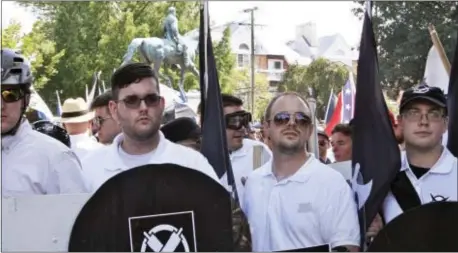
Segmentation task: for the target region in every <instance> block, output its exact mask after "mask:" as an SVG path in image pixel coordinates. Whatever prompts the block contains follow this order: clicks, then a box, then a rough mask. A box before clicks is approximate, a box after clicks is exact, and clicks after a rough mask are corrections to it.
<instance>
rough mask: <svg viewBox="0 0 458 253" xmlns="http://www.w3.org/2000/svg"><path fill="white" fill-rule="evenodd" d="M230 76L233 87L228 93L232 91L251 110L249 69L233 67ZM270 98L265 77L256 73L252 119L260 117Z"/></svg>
mask: <svg viewBox="0 0 458 253" xmlns="http://www.w3.org/2000/svg"><path fill="white" fill-rule="evenodd" d="M231 78H232V81H233V82H234V85H235V89H234V90H233V92H229V93H233V94H234V95H236V96H238V97H240V98H241V99H242V100H244V102H245V103H244V104H245V107H246V110H247V111H250V112H251V75H250V71H249V70H248V69H234V70H233V74H232V75H231ZM223 92H224V91H223ZM270 99H272V94H271V93H270V92H269V82H268V81H267V77H266V76H265V75H264V74H260V73H256V74H255V86H254V113H253V118H254V119H256V120H259V119H260V118H261V116H262V115H263V114H264V110H265V108H266V107H267V104H268V103H269V101H270Z"/></svg>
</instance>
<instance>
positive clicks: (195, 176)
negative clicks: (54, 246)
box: [68, 164, 234, 252]
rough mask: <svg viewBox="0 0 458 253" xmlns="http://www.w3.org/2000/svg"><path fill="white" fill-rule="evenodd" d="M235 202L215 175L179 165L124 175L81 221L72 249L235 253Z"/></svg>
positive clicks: (84, 210)
mask: <svg viewBox="0 0 458 253" xmlns="http://www.w3.org/2000/svg"><path fill="white" fill-rule="evenodd" d="M231 219H232V218H231V198H230V195H229V193H228V192H227V191H226V189H225V188H224V187H223V186H221V185H220V184H219V183H218V182H216V181H215V180H214V179H212V178H210V177H209V176H207V175H205V174H203V173H201V172H199V171H196V170H193V169H189V168H185V167H181V166H179V165H175V164H154V165H145V166H141V167H137V168H133V169H130V170H127V171H125V172H122V173H120V174H118V175H116V176H114V177H112V178H111V179H109V180H108V181H107V182H105V184H103V185H102V186H101V187H100V188H99V189H98V190H97V191H96V192H95V193H94V195H93V196H92V197H91V198H90V199H89V200H88V201H87V203H86V204H85V205H84V207H83V208H82V210H81V212H80V213H79V215H78V217H77V218H76V220H75V223H74V225H73V229H72V232H71V236H70V242H69V247H68V250H69V251H73V252H75V251H79V252H87V251H104V252H119V251H123V252H127V251H132V252H175V251H176V252H197V251H206V252H214V251H233V249H234V246H233V245H234V244H233V237H232V221H231Z"/></svg>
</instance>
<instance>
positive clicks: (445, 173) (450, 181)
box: [383, 147, 458, 223]
mask: <svg viewBox="0 0 458 253" xmlns="http://www.w3.org/2000/svg"><path fill="white" fill-rule="evenodd" d="M401 159H402V162H401V166H402V167H401V171H406V174H407V178H409V180H410V182H412V185H413V186H414V188H415V190H416V192H417V194H418V196H419V197H420V200H421V203H422V204H427V203H429V202H433V201H441V200H447V201H457V199H458V196H457V195H458V174H457V170H458V168H457V167H458V162H457V158H456V157H454V156H453V154H452V153H450V151H449V150H448V149H447V148H445V147H444V151H443V152H442V155H441V156H440V158H439V160H437V162H436V163H435V164H434V166H433V167H432V168H431V169H429V171H428V172H427V173H425V174H424V175H423V176H422V177H421V178H420V179H418V178H417V177H416V176H415V174H414V173H413V172H412V170H411V169H410V167H409V162H408V161H407V156H406V152H405V151H403V152H402V153H401ZM402 213H403V211H402V209H401V207H400V206H399V204H398V202H397V201H396V198H395V197H394V195H393V194H392V193H391V192H389V193H388V195H387V197H386V198H385V201H384V203H383V215H384V218H385V221H386V222H387V223H388V222H390V221H391V220H393V219H394V218H396V217H397V216H398V215H400V214H402Z"/></svg>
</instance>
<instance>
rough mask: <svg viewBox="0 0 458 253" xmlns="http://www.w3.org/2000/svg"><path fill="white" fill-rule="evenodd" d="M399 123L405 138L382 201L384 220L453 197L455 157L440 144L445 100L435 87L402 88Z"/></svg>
mask: <svg viewBox="0 0 458 253" xmlns="http://www.w3.org/2000/svg"><path fill="white" fill-rule="evenodd" d="M399 111H400V116H399V117H398V122H399V126H400V127H401V131H402V134H403V136H404V141H405V151H403V152H402V156H401V159H402V163H401V164H402V167H401V172H400V173H399V174H398V176H397V178H396V180H395V182H394V183H393V184H392V187H391V192H390V193H389V194H388V196H387V197H386V199H385V202H384V204H383V215H384V218H385V222H390V221H391V220H392V219H394V218H395V217H396V216H398V215H400V214H401V213H402V212H403V211H405V210H408V209H410V208H414V207H416V206H419V205H422V204H426V203H429V202H433V201H457V193H458V186H457V185H458V175H457V167H458V164H457V158H456V157H454V156H453V155H452V154H451V153H450V151H449V150H448V149H447V148H446V147H445V146H444V145H443V144H442V138H443V134H444V133H445V131H446V130H447V125H448V118H447V101H446V98H445V96H444V93H443V92H442V90H441V89H439V88H437V87H429V86H427V85H419V86H416V87H414V88H411V89H408V90H406V91H405V92H404V94H403V96H402V100H401V104H400V109H399Z"/></svg>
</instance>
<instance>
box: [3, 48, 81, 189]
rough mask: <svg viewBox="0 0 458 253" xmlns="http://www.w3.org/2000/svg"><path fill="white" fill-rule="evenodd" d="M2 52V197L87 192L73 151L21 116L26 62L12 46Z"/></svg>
mask: <svg viewBox="0 0 458 253" xmlns="http://www.w3.org/2000/svg"><path fill="white" fill-rule="evenodd" d="M1 53H2V72H1V92H2V93H1V95H2V114H1V115H2V121H1V123H2V159H1V160H2V196H18V195H31V194H40V195H41V194H69V193H82V192H86V191H87V190H86V187H85V185H84V181H83V178H82V175H81V165H80V162H79V160H78V158H77V157H76V155H75V153H74V152H73V151H71V150H70V148H68V147H67V146H65V145H64V144H63V143H61V142H59V141H57V140H55V139H54V138H52V137H50V136H47V135H44V134H42V133H39V132H38V131H35V130H33V129H32V126H31V125H30V124H29V122H28V120H27V119H26V118H25V117H24V114H25V111H26V109H27V107H28V105H29V102H30V93H31V90H30V89H31V87H32V81H33V77H32V73H31V68H30V65H29V63H28V61H27V60H26V59H25V58H24V57H23V56H22V55H20V54H18V53H16V52H15V51H13V50H11V49H2V51H1Z"/></svg>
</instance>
